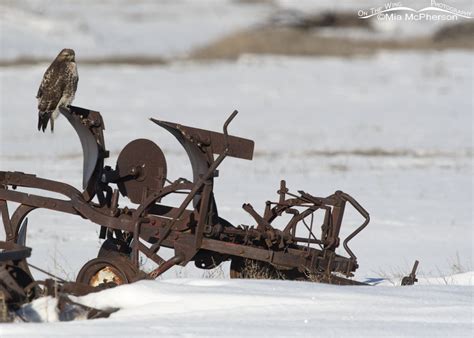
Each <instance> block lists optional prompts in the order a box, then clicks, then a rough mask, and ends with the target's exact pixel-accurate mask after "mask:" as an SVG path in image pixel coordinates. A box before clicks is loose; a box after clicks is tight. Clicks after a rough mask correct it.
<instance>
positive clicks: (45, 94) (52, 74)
mask: <svg viewBox="0 0 474 338" xmlns="http://www.w3.org/2000/svg"><path fill="white" fill-rule="evenodd" d="M65 66H66V65H65V64H64V63H62V62H53V63H52V64H51V66H49V68H48V69H47V70H46V72H45V73H44V76H43V80H42V81H41V85H40V87H39V89H38V94H37V98H38V110H39V111H40V113H51V112H53V111H54V110H55V109H56V107H57V105H58V103H59V101H60V100H61V97H62V95H63V90H64V88H65V86H66V82H67V81H66V80H67V76H65V74H64V73H65V70H66V67H65Z"/></svg>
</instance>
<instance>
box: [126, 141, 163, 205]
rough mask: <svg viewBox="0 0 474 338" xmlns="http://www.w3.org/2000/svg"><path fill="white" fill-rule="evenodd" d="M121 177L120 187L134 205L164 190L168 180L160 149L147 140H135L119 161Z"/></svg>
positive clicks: (128, 145)
mask: <svg viewBox="0 0 474 338" xmlns="http://www.w3.org/2000/svg"><path fill="white" fill-rule="evenodd" d="M117 171H118V174H119V175H120V177H121V180H120V182H119V183H118V187H119V190H120V192H121V193H122V195H124V196H128V198H129V199H130V201H132V202H133V203H137V204H139V203H141V202H142V201H143V198H146V197H147V196H149V195H151V194H153V193H155V192H157V191H159V190H160V189H161V188H163V185H164V184H165V180H166V159H165V155H164V154H163V152H162V151H161V149H160V147H158V145H156V144H155V143H154V142H152V141H150V140H147V139H137V140H133V141H132V142H130V143H129V144H127V145H126V146H125V148H123V149H122V151H121V152H120V155H119V157H118V159H117Z"/></svg>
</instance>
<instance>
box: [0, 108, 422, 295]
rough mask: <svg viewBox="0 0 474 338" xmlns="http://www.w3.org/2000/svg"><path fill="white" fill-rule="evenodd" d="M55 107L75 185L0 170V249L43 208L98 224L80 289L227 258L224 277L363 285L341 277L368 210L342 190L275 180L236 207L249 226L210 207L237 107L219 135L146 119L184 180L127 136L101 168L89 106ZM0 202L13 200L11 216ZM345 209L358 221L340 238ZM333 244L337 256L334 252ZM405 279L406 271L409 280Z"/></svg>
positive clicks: (143, 142) (349, 267) (229, 149)
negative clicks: (268, 193) (269, 191)
mask: <svg viewBox="0 0 474 338" xmlns="http://www.w3.org/2000/svg"><path fill="white" fill-rule="evenodd" d="M61 112H62V114H63V115H64V116H65V117H66V118H67V119H68V121H69V122H70V123H71V124H72V126H73V127H74V129H75V130H76V132H77V134H78V135H79V138H80V141H81V144H82V148H83V153H84V170H83V190H82V191H80V190H78V189H76V188H74V187H72V186H70V185H68V184H65V183H61V182H57V181H52V180H48V179H43V178H39V177H36V176H35V175H30V174H25V173H20V172H4V171H0V210H1V213H2V220H3V224H4V227H5V233H6V244H7V245H15V243H18V242H19V239H20V238H21V237H23V236H22V235H21V230H20V229H21V228H22V226H21V225H22V224H23V222H25V220H26V217H27V216H28V214H29V213H30V212H31V211H33V210H35V209H38V208H44V209H50V210H54V211H57V212H64V213H69V214H73V215H77V216H80V217H82V218H85V219H88V220H90V221H91V222H93V223H96V224H98V225H99V226H100V229H101V230H100V235H99V236H100V238H102V239H104V240H105V241H104V242H103V244H102V247H101V249H100V251H99V253H98V257H97V258H94V259H92V260H91V261H89V262H87V263H86V264H85V265H84V266H83V268H82V269H81V270H80V271H79V273H78V276H77V282H78V283H83V284H86V285H89V286H94V287H96V286H104V285H110V284H113V285H118V284H123V283H130V282H133V281H135V280H138V279H143V278H156V277H158V276H160V275H161V274H163V273H164V272H165V271H167V270H168V269H170V268H171V267H173V266H175V265H181V266H184V265H186V264H188V263H189V262H191V261H194V264H195V265H196V266H197V267H198V268H202V269H211V268H214V267H216V266H218V265H219V264H220V263H221V262H223V261H228V260H230V261H231V272H230V276H231V277H233V278H283V279H290V280H311V281H320V282H325V283H332V284H344V285H349V284H351V285H354V284H364V283H361V282H357V281H354V280H352V279H350V277H352V276H353V272H354V271H356V269H357V268H358V263H357V258H356V256H355V254H354V253H353V252H352V251H351V249H350V248H349V242H350V240H351V239H353V238H354V237H355V236H356V235H357V234H358V233H359V232H360V231H362V230H363V229H364V228H365V227H366V226H367V224H368V223H369V220H370V218H369V213H368V212H367V211H366V210H365V209H364V208H363V207H362V206H361V205H360V204H359V203H358V202H357V201H356V200H355V199H354V198H353V197H351V196H350V195H348V194H346V193H344V192H342V191H336V192H335V193H334V194H332V195H330V196H328V197H316V196H313V195H311V194H310V193H307V192H304V191H298V192H297V193H292V192H290V191H289V190H288V188H287V187H286V184H285V181H281V183H280V186H279V189H278V192H277V198H276V201H274V202H271V201H267V202H266V203H265V207H264V210H263V213H258V212H257V211H256V210H255V209H254V208H253V207H252V206H251V205H250V204H244V205H243V209H244V210H245V211H246V212H247V213H248V214H250V215H251V216H252V218H253V219H254V222H255V223H254V224H253V225H252V226H247V225H239V226H234V225H232V224H231V223H230V222H228V221H226V220H225V219H224V218H223V217H222V216H221V215H220V214H219V213H218V208H217V203H216V201H215V199H214V194H213V187H214V179H215V178H216V177H217V175H218V170H217V169H218V167H219V165H220V164H221V163H222V161H224V159H225V158H226V157H235V158H240V159H246V160H251V159H252V157H253V149H254V142H253V141H251V140H248V139H244V138H240V137H236V136H231V135H229V134H228V132H227V128H228V125H229V124H230V122H231V121H232V119H233V118H234V117H235V116H236V115H237V111H234V113H232V115H231V116H230V117H229V118H228V119H227V121H226V122H225V123H224V126H223V132H222V133H217V132H212V131H208V130H202V129H197V128H192V127H188V126H183V125H180V124H177V123H173V122H165V121H159V120H155V119H151V121H152V122H154V123H156V124H157V125H158V126H160V127H162V128H164V129H166V130H167V131H169V132H170V133H171V134H172V135H173V136H175V137H176V139H177V140H178V141H179V143H180V144H181V145H182V146H183V148H184V149H185V151H186V152H187V155H188V157H189V160H190V162H191V166H192V170H193V178H192V181H190V180H187V179H183V178H179V179H176V180H174V181H170V180H169V179H168V178H167V165H166V159H165V156H164V154H163V152H162V151H161V149H160V147H159V146H158V145H157V144H155V143H154V142H152V141H151V140H148V139H137V140H134V141H132V142H130V143H129V144H128V145H126V146H125V148H124V149H123V150H122V151H121V153H120V155H119V157H118V160H117V163H116V165H115V167H114V168H112V167H110V166H106V165H105V159H106V158H107V157H108V151H107V150H106V147H105V142H104V135H103V130H104V122H103V120H102V117H101V115H100V114H99V112H96V111H92V110H88V109H83V108H79V107H70V109H69V110H67V109H63V110H62V111H61ZM22 187H26V188H34V189H39V190H44V191H49V192H55V193H58V194H61V195H63V196H64V199H59V198H51V197H43V196H41V195H35V194H31V193H26V192H21V191H20V189H21V188H22ZM171 194H181V196H183V197H184V200H183V201H182V203H181V204H180V205H179V206H169V205H166V204H163V203H162V200H163V199H164V198H165V197H167V196H169V195H171ZM121 198H122V199H123V198H127V199H128V200H129V201H130V202H132V203H133V204H135V205H136V208H130V207H121V206H120V199H121ZM7 201H9V202H16V203H20V206H19V207H18V208H17V209H16V210H15V211H14V212H13V214H12V215H11V217H10V214H9V210H8V207H7ZM348 205H349V206H351V207H353V208H354V209H355V210H356V211H357V212H359V213H360V215H361V216H362V218H363V219H364V221H363V223H362V224H361V225H359V226H358V227H355V229H354V231H353V232H352V233H351V234H349V235H348V236H347V237H346V238H345V239H341V238H340V230H341V226H342V221H343V215H344V210H345V208H346V206H348ZM319 213H320V215H319V218H318V216H317V215H316V214H319ZM283 215H286V216H287V217H289V221H288V222H286V223H285V225H284V226H283V227H281V228H279V229H277V228H275V227H274V226H273V225H272V224H274V221H275V220H276V219H277V218H279V217H281V216H283ZM315 219H321V220H322V221H321V223H322V224H320V225H319V226H316V224H314V223H315V222H314V220H315ZM25 228H26V225H25ZM25 231H26V229H25ZM341 243H342V247H343V249H344V250H345V253H346V254H347V255H346V256H343V255H340V254H337V253H336V249H337V248H338V247H339V246H340V245H341ZM161 248H171V249H173V250H174V255H173V256H172V257H171V258H169V259H164V258H163V257H161V256H160V254H159V253H160V249H161ZM140 254H142V255H145V256H147V257H148V258H150V259H151V260H153V261H154V262H155V263H156V265H157V267H156V268H155V269H154V270H153V271H151V272H148V273H144V272H141V271H140V266H139V256H140ZM25 262H26V261H25ZM21 269H22V270H23V271H24V272H25V273H26V274H27V275H28V276H29V278H31V280H33V278H32V277H31V274H30V272H29V269H28V266H27V265H26V263H23V264H21ZM262 271H265V273H264V274H263V275H262ZM414 278H415V277H414V272H413V278H412V279H410V280H413V279H414ZM405 282H407V280H405Z"/></svg>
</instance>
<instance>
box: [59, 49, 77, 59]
mask: <svg viewBox="0 0 474 338" xmlns="http://www.w3.org/2000/svg"><path fill="white" fill-rule="evenodd" d="M75 57H76V53H74V50H72V49H70V48H64V49H63V50H62V51H61V52H60V53H59V54H58V56H57V58H56V59H57V60H60V61H75Z"/></svg>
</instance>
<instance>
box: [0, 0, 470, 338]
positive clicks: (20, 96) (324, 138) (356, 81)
mask: <svg viewBox="0 0 474 338" xmlns="http://www.w3.org/2000/svg"><path fill="white" fill-rule="evenodd" d="M296 3H297V4H298V5H296ZM372 3H376V4H377V2H376V1H372V2H371V3H370V4H372ZM413 3H415V4H416V5H418V6H420V7H421V6H422V5H423V6H426V5H425V4H424V2H413ZM449 3H450V4H454V5H455V4H459V5H458V7H459V8H460V9H468V8H465V7H463V6H466V2H449ZM278 4H280V5H281V6H289V7H292V4H294V5H293V7H294V8H298V9H303V10H309V9H313V8H316V9H320V8H322V6H324V4H323V5H320V6H319V7H318V6H315V7H312V5H313V3H311V2H307V1H305V2H296V1H295V2H291V1H279V2H278ZM349 4H350V6H349V5H348V4H347V3H346V4H344V5H340V7H338V8H342V7H343V8H356V7H358V6H359V5H358V4H357V3H355V2H349ZM370 4H369V3H367V4H366V3H365V2H364V6H366V5H367V6H369V5H370ZM326 6H327V7H331V8H333V7H334V6H335V5H334V4H332V5H328V4H326ZM361 6H362V4H361ZM467 6H469V4H467ZM0 7H1V11H0V18H1V26H0V27H1V29H0V37H1V50H0V59H1V60H12V59H15V58H17V57H25V56H30V57H38V58H44V57H47V58H50V59H53V58H54V57H55V56H56V54H57V53H58V51H59V50H60V49H61V48H63V47H71V48H74V49H75V50H76V55H77V63H78V69H79V75H80V81H79V89H78V92H77V95H76V100H75V102H74V104H75V105H78V106H83V107H87V108H91V109H95V110H99V111H100V112H101V113H102V115H103V116H104V119H105V125H106V130H105V137H106V145H107V148H108V149H109V150H110V151H111V157H110V158H109V159H108V162H107V164H109V165H111V166H114V163H115V160H116V157H117V155H118V153H119V152H120V150H121V149H122V148H123V147H124V146H125V145H126V144H127V143H128V142H129V141H131V140H133V139H135V138H140V137H146V138H150V139H151V140H153V141H155V142H156V143H157V144H159V145H160V147H161V148H162V149H163V150H164V152H165V155H166V157H167V162H168V176H169V178H170V179H175V178H177V177H180V176H186V177H190V174H191V169H190V167H189V164H188V160H187V157H186V154H185V152H184V150H182V149H181V148H180V145H179V144H178V142H177V141H176V140H175V139H174V138H173V137H172V136H171V135H170V134H168V133H167V132H166V131H164V130H162V129H161V128H159V127H158V126H156V125H154V124H153V123H151V122H150V121H148V118H149V117H155V118H158V119H162V120H168V121H173V122H179V123H182V124H184V125H191V126H196V127H199V128H204V129H210V130H216V131H220V130H221V128H222V124H223V122H224V121H225V119H226V118H227V116H228V115H229V114H230V113H231V112H232V111H233V110H234V109H238V110H239V112H240V113H239V115H238V116H237V117H236V119H235V120H234V122H232V124H231V125H230V127H229V131H230V133H231V134H234V135H238V136H242V137H246V138H250V139H253V140H255V143H256V147H255V156H254V160H253V161H244V160H238V159H232V158H229V159H227V160H226V161H225V162H224V163H223V164H222V166H221V168H220V176H219V177H218V178H217V179H216V184H215V193H216V199H217V203H218V207H219V211H220V214H221V216H222V217H224V218H226V219H228V220H229V221H230V222H232V223H233V224H235V225H238V224H242V223H243V224H252V219H251V218H250V217H249V216H248V215H247V214H246V213H245V212H244V211H243V210H242V209H241V205H242V203H244V202H250V203H251V204H252V205H253V206H254V207H255V208H256V209H257V210H263V207H264V202H265V201H266V200H269V199H275V200H276V199H277V195H276V190H277V189H278V186H279V181H280V179H286V181H287V185H288V187H289V188H290V190H293V191H296V190H300V189H303V190H305V191H307V192H309V193H311V194H314V195H317V196H327V195H329V194H331V193H333V192H334V191H335V190H338V189H341V190H343V191H345V192H348V193H349V194H351V195H352V196H354V197H355V198H356V199H358V200H359V202H360V203H361V204H362V205H363V206H364V207H365V208H366V209H367V210H368V211H369V212H370V214H371V223H370V224H369V226H368V227H367V228H366V229H365V230H364V231H363V232H362V233H361V234H360V235H359V236H357V237H356V238H355V239H354V240H353V241H352V242H351V244H350V246H351V248H352V250H353V251H354V252H355V253H356V255H357V256H358V259H359V264H360V268H359V270H358V271H357V273H356V278H357V279H359V280H364V279H365V278H370V277H388V278H387V280H386V281H385V282H384V283H382V285H378V286H375V287H338V286H329V285H319V284H311V283H303V282H289V281H237V280H228V279H203V270H198V269H195V268H194V267H192V266H188V267H186V268H175V269H172V270H170V271H169V272H167V273H166V274H165V275H164V276H163V278H162V279H160V280H158V281H155V282H151V281H146V282H140V283H137V284H135V285H127V286H122V287H118V288H116V289H113V290H107V291H104V292H101V293H99V294H94V295H89V296H86V297H82V298H80V299H79V301H81V302H84V303H85V304H88V305H92V306H97V307H102V308H105V307H110V306H116V307H119V308H121V310H120V311H118V312H117V313H115V314H113V315H112V316H111V317H110V318H109V319H99V320H94V321H76V322H69V323H38V324H20V323H15V324H0V337H7V336H25V337H32V336H43V337H51V336H56V335H67V336H108V335H113V336H115V337H132V336H146V335H150V336H206V337H207V336H288V337H293V336H305V337H315V336H334V337H339V336H374V337H375V336H426V337H429V336H447V335H449V336H470V335H472V334H473V324H472V319H473V317H472V316H473V290H474V289H473V286H472V284H473V273H472V272H471V271H472V270H473V267H472V264H473V254H474V253H473V244H472V243H473V231H472V227H473V211H472V210H473V208H472V205H473V198H472V189H473V181H472V177H473V166H472V165H473V161H472V155H473V142H472V132H473V96H472V93H473V53H472V52H471V51H445V52H396V53H395V52H391V53H389V52H380V53H378V54H376V55H374V56H372V57H351V58H302V57H275V56H270V55H268V56H253V55H245V56H243V57H241V58H240V59H239V60H238V61H236V62H225V61H218V62H217V61H216V62H204V63H196V62H192V61H189V62H184V61H179V62H173V63H171V64H168V65H163V66H148V67H144V66H129V65H128V66H127V65H119V66H117V65H102V66H93V65H88V66H84V65H82V66H81V57H107V56H112V55H117V54H120V55H127V53H129V52H130V53H129V54H130V55H148V56H150V55H152V56H153V55H160V56H167V57H170V56H181V55H182V54H183V53H186V52H188V51H190V50H192V48H194V47H196V46H198V45H202V44H204V43H206V42H209V41H211V40H213V39H215V38H217V37H220V36H223V35H225V34H227V33H230V32H232V31H236V30H238V29H241V28H245V27H249V26H251V25H254V24H258V23H259V22H262V21H264V20H266V18H268V16H270V15H271V14H272V13H273V12H274V11H275V7H274V5H266V4H258V5H248V4H242V3H240V2H237V1H222V2H221V1H206V2H204V3H203V2H197V1H179V2H175V1H163V2H157V3H155V2H151V1H139V2H136V3H132V2H129V1H119V2H113V1H104V2H94V1H77V2H72V1H56V2H53V1H44V2H39V1H0ZM78 27H83V28H84V27H86V28H87V29H86V28H84V29H82V30H81V29H78ZM402 27H403V26H402ZM403 29H405V31H407V28H403ZM403 29H402V30H403ZM413 29H415V28H413ZM423 29H424V28H423ZM409 32H411V30H410V31H409ZM132 52H133V53H132ZM47 66H48V64H46V63H45V64H39V65H32V66H11V67H2V68H0V107H1V108H0V114H1V115H0V133H1V134H0V170H11V171H15V170H16V171H23V172H27V173H34V174H36V175H38V176H40V177H46V178H52V179H56V180H60V181H64V182H66V183H69V184H72V185H74V186H76V187H80V184H81V177H82V173H81V170H82V153H81V149H80V144H79V141H78V139H77V136H76V135H74V131H73V130H72V128H71V127H70V126H69V125H68V123H67V122H66V120H65V119H63V118H60V119H59V120H58V121H57V123H56V130H55V133H54V134H50V133H45V134H43V133H39V132H37V131H36V118H37V115H36V114H37V110H36V100H35V95H36V91H37V88H38V85H39V82H40V81H41V77H42V75H43V73H44V71H45V69H46V67H47ZM170 203H171V202H170ZM361 222H362V220H361V219H360V217H358V216H357V214H356V213H353V212H350V210H348V212H347V214H346V217H345V222H344V224H343V225H344V227H343V234H348V233H349V232H351V231H352V230H353V229H355V228H356V226H358V225H359V224H360V223H361ZM0 231H1V232H2V236H3V230H0ZM28 231H29V232H28V238H27V244H28V245H29V246H31V247H32V248H33V254H32V257H31V259H30V262H31V263H33V264H35V265H39V266H41V267H43V268H45V269H48V270H49V271H51V272H53V273H55V274H58V275H60V276H62V277H65V278H69V279H73V278H74V277H75V274H76V273H77V272H78V271H79V269H80V267H81V266H82V265H83V264H84V263H85V262H86V261H87V260H88V259H91V258H93V257H94V256H95V255H96V254H97V250H98V248H99V247H100V241H99V240H98V228H97V226H95V225H93V224H90V223H88V222H86V221H84V220H81V219H78V218H77V217H72V216H68V215H64V214H60V213H53V212H48V211H43V210H39V211H36V212H34V213H32V214H31V217H29V226H28ZM415 259H418V260H420V267H419V276H420V277H419V279H420V285H417V286H414V287H392V282H393V283H398V282H399V276H400V275H401V274H406V273H408V272H409V270H410V269H411V265H412V264H413V261H414V260H415ZM191 265H192V264H191ZM222 269H223V271H224V277H226V276H228V273H227V270H228V265H227V264H224V266H223V268H222ZM35 276H36V277H38V278H44V277H45V276H44V275H42V274H40V273H38V274H36V273H35ZM48 304H49V305H48ZM48 306H49V307H50V308H51V307H53V308H54V300H51V299H49V300H48V299H45V300H41V301H37V302H36V303H35V304H33V307H34V309H36V310H37V312H38V314H39V320H42V321H50V322H51V321H53V322H54V321H55V320H57V318H56V317H55V316H54V311H52V312H51V309H50V308H49V310H48ZM45 308H46V310H45Z"/></svg>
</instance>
